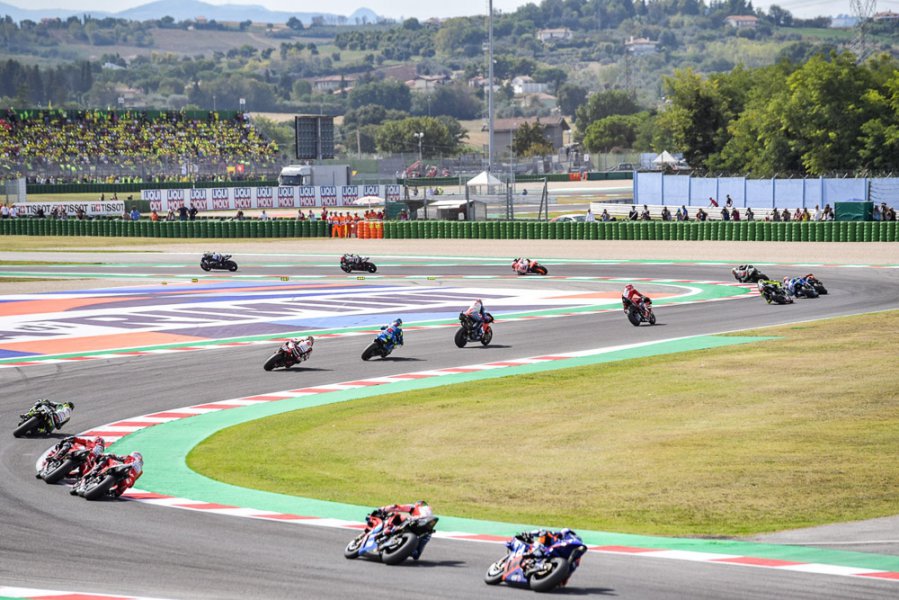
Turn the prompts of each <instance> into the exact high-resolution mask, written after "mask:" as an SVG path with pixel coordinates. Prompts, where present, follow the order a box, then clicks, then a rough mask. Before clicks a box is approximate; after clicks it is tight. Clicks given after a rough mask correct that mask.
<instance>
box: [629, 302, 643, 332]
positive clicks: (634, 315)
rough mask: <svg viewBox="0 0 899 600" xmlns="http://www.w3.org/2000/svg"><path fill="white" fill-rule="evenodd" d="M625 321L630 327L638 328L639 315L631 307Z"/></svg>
mask: <svg viewBox="0 0 899 600" xmlns="http://www.w3.org/2000/svg"><path fill="white" fill-rule="evenodd" d="M627 320H628V321H630V322H631V325H633V326H634V327H639V326H640V321H642V319H641V318H640V313H638V312H637V309H636V308H634V307H631V309H630V310H628V311H627Z"/></svg>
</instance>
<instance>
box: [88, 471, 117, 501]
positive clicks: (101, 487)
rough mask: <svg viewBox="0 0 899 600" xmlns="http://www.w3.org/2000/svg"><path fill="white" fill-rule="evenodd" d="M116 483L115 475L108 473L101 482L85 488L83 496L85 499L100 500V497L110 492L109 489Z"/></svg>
mask: <svg viewBox="0 0 899 600" xmlns="http://www.w3.org/2000/svg"><path fill="white" fill-rule="evenodd" d="M114 485H115V477H113V476H112V475H107V476H106V477H104V478H103V480H102V481H101V482H100V483H96V484H94V485H92V486H91V487H89V488H87V489H86V490H84V493H83V494H82V496H83V497H84V499H85V500H99V499H100V498H102V497H103V496H105V495H106V494H108V493H109V490H111V489H112V486H114Z"/></svg>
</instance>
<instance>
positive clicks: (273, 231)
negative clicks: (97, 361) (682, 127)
mask: <svg viewBox="0 0 899 600" xmlns="http://www.w3.org/2000/svg"><path fill="white" fill-rule="evenodd" d="M897 226H899V222H897V221H889V222H884V221H866V222H856V221H837V222H834V221H829V222H822V223H818V222H802V223H794V222H791V223H773V222H763V221H741V222H738V223H734V222H722V221H711V222H708V221H707V222H704V223H700V222H696V221H693V222H687V223H682V222H670V223H668V222H662V221H614V222H606V223H603V222H596V223H572V222H570V221H559V222H554V223H546V222H538V221H479V222H475V223H472V222H465V221H463V222H459V221H387V222H385V223H384V237H385V238H390V239H440V238H451V239H516V240H537V239H543V240H547V239H549V240H635V241H640V240H720V241H729V240H733V241H757V242H770V241H779V242H783V241H786V242H800V241H801V242H895V241H899V240H897V238H899V227H897ZM0 235H44V236H46V235H67V236H112V237H162V238H273V237H274V238H295V237H327V236H328V235H329V230H328V224H327V223H325V222H323V221H296V220H293V219H275V220H272V221H218V220H197V221H174V222H164V221H160V222H156V223H154V222H152V221H149V220H146V219H144V220H141V221H121V220H109V219H95V220H91V221H78V220H76V219H68V220H65V221H57V220H52V219H30V218H20V219H0Z"/></svg>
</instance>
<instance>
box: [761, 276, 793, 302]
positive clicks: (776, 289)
mask: <svg viewBox="0 0 899 600" xmlns="http://www.w3.org/2000/svg"><path fill="white" fill-rule="evenodd" d="M759 295H760V296H761V297H762V298H764V299H765V302H767V303H768V304H772V303H774V304H793V297H792V296H790V294H788V293H787V290H785V289H784V287H783V286H782V285H781V284H780V282H779V281H773V280H768V281H760V282H759Z"/></svg>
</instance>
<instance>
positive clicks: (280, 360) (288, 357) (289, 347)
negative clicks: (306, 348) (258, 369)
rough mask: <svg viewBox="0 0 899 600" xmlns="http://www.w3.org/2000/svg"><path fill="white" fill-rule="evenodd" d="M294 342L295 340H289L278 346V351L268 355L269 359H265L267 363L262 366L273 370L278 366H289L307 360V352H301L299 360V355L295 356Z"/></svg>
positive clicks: (267, 369)
mask: <svg viewBox="0 0 899 600" xmlns="http://www.w3.org/2000/svg"><path fill="white" fill-rule="evenodd" d="M293 344H294V342H293V340H288V341H286V342H284V343H283V344H281V347H280V348H278V351H277V352H275V353H274V354H272V355H271V356H269V357H268V360H267V361H265V364H264V365H262V368H263V369H265V370H266V371H271V370H272V369H277V368H278V367H284V368H289V367H292V366H294V365H297V364H300V363H301V362H303V361H304V360H306V357H307V355H306V354H301V355H300V359H299V360H297V357H296V356H294V353H293Z"/></svg>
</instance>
